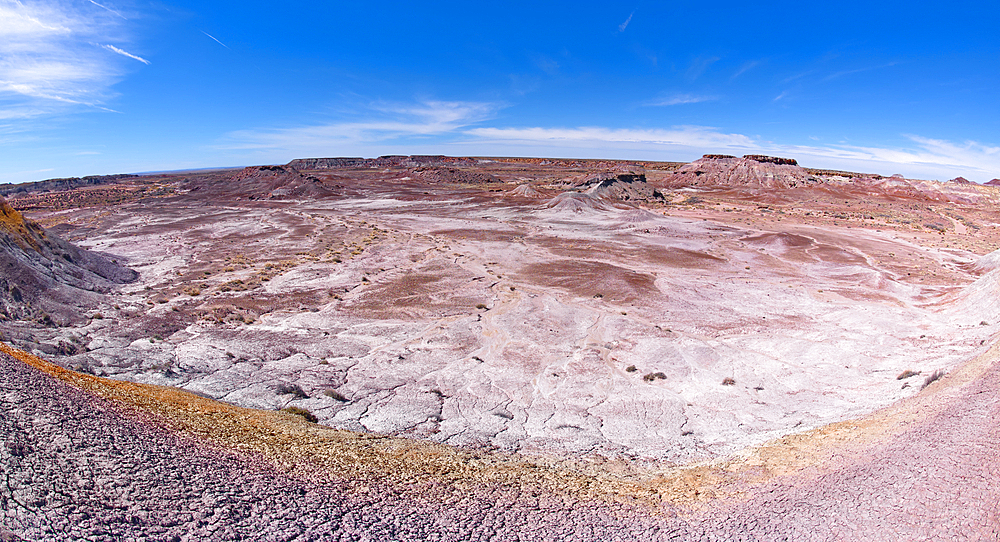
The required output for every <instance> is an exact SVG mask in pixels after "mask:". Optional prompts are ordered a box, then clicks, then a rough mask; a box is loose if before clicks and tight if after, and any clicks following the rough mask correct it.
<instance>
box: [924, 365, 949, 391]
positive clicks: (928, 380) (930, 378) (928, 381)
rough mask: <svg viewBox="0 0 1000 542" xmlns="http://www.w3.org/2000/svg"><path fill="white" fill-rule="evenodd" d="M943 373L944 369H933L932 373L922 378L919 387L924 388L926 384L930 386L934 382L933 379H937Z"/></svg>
mask: <svg viewBox="0 0 1000 542" xmlns="http://www.w3.org/2000/svg"><path fill="white" fill-rule="evenodd" d="M945 374H947V373H945V372H944V369H938V370H936V371H934V372H933V373H931V374H930V375H928V376H927V378H925V379H924V384H923V385H922V386H920V389H924V388H926V387H927V386H930V385H931V384H932V383H934V381H936V380H939V379H940V378H941V377H943V376H944V375H945Z"/></svg>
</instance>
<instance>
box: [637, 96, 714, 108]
mask: <svg viewBox="0 0 1000 542" xmlns="http://www.w3.org/2000/svg"><path fill="white" fill-rule="evenodd" d="M715 100H718V98H717V97H715V96H699V95H697V94H674V95H673V96H667V97H665V98H658V99H656V100H652V101H649V102H646V104H645V105H650V106H661V105H662V106H666V105H683V104H696V103H701V102H711V101H715Z"/></svg>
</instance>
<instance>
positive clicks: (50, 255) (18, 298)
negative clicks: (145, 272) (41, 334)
mask: <svg viewBox="0 0 1000 542" xmlns="http://www.w3.org/2000/svg"><path fill="white" fill-rule="evenodd" d="M138 276H139V274H138V273H136V272H135V271H133V270H131V269H128V268H126V267H123V266H121V265H119V264H118V263H117V262H116V261H114V260H109V259H108V258H106V257H104V256H102V255H100V254H97V253H95V252H91V251H88V250H84V249H81V248H79V247H77V246H75V245H72V244H70V243H68V242H66V241H64V240H62V239H60V238H58V237H56V236H55V235H52V234H50V233H47V232H46V231H45V230H44V229H42V227H41V226H39V225H38V224H37V223H35V222H32V221H30V220H26V219H25V218H24V217H23V216H21V214H20V213H18V212H17V211H16V210H14V209H13V208H11V207H10V205H8V204H7V202H6V201H5V200H3V199H2V198H0V320H7V319H23V320H32V319H33V320H38V321H40V322H42V323H45V324H53V323H69V322H72V321H76V320H78V319H80V318H82V312H83V311H84V310H86V309H89V308H92V307H94V306H96V304H97V302H98V301H99V300H100V298H101V294H103V293H106V292H107V291H109V290H110V288H111V287H112V286H113V285H115V284H123V283H126V282H132V281H134V280H136V279H137V278H138Z"/></svg>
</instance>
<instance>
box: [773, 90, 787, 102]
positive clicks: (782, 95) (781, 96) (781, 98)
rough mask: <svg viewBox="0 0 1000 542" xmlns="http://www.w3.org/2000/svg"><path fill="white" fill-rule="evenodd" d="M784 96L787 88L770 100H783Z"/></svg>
mask: <svg viewBox="0 0 1000 542" xmlns="http://www.w3.org/2000/svg"><path fill="white" fill-rule="evenodd" d="M786 96H788V91H787V90H783V91H781V94H778V95H777V96H775V97H774V99H773V100H771V101H772V102H777V101H781V100H784V99H785V97H786Z"/></svg>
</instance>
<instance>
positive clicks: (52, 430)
mask: <svg viewBox="0 0 1000 542" xmlns="http://www.w3.org/2000/svg"><path fill="white" fill-rule="evenodd" d="M0 383H2V384H0V437H2V440H3V443H4V444H3V447H2V448H0V540H3V541H12V540H31V541H39V542H40V541H49V540H51V541H65V540H92V541H117V540H130V541H132V540H135V541H188V540H191V541H195V540H273V541H293V540H338V541H339V540H345V541H346V540H359V541H360V540H371V541H388V540H441V541H445V540H455V541H458V540H482V541H486V540H489V541H506V540H510V541H514V540H553V541H555V540H602V541H610V540H629V541H635V540H662V539H668V538H669V535H668V532H669V530H665V527H666V525H665V524H664V522H665V521H667V519H666V518H665V517H655V516H652V515H650V514H649V513H648V510H647V511H640V510H638V509H631V508H628V507H625V506H622V505H609V504H606V503H600V502H582V501H579V500H576V499H572V498H568V497H563V496H554V495H546V494H543V493H541V492H538V491H532V490H531V489H530V488H520V487H487V486H482V487H478V488H475V489H474V490H472V491H462V490H459V489H454V488H446V487H443V486H432V487H424V488H407V487H402V488H400V487H395V488H394V487H389V486H388V485H385V484H379V482H378V481H374V482H370V481H357V480H355V481H342V482H338V483H312V482H305V481H300V480H295V479H292V478H289V477H287V476H284V475H281V474H280V473H277V472H274V471H273V470H270V469H268V468H267V467H266V466H263V465H259V464H254V463H253V462H252V461H250V460H247V459H244V458H242V457H237V456H235V455H232V454H229V453H225V452H220V451H217V450H213V449H210V448H208V447H206V446H204V445H199V444H198V443H196V442H193V441H191V440H189V439H184V438H179V437H178V436H176V435H173V434H171V433H169V432H167V431H165V430H163V429H161V428H159V427H156V426H155V425H152V424H150V423H146V422H143V421H140V420H137V419H136V416H134V415H123V414H122V413H119V412H117V411H116V410H115V408H113V407H112V406H111V405H109V404H107V403H106V402H103V401H101V400H98V399H95V398H94V397H92V396H90V395H88V394H86V393H85V392H83V391H80V390H78V389H76V388H73V387H71V386H69V385H67V384H65V383H62V382H60V381H57V380H55V379H53V378H51V377H49V376H48V375H45V374H43V373H41V372H39V371H37V370H35V369H33V368H30V367H27V366H25V365H23V364H22V363H21V362H19V361H17V360H15V359H13V358H10V357H8V356H6V355H3V354H0Z"/></svg>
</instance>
